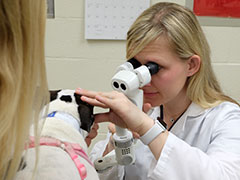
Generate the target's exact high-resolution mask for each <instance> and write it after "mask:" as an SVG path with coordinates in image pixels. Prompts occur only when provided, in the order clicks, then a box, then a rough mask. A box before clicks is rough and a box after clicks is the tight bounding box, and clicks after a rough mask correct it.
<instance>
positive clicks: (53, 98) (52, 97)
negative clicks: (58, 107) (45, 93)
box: [49, 90, 61, 101]
mask: <svg viewBox="0 0 240 180" xmlns="http://www.w3.org/2000/svg"><path fill="white" fill-rule="evenodd" d="M60 91H61V90H54V91H53V90H50V91H49V93H50V101H53V100H55V99H57V95H58V92H60Z"/></svg>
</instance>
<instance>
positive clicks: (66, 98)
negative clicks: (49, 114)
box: [60, 95, 72, 103]
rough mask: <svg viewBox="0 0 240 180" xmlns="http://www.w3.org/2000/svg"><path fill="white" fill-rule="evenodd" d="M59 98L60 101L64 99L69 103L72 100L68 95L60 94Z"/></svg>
mask: <svg viewBox="0 0 240 180" xmlns="http://www.w3.org/2000/svg"><path fill="white" fill-rule="evenodd" d="M60 99H61V100H62V101H65V102H69V103H71V102H72V97H71V96H69V95H66V96H61V97H60Z"/></svg>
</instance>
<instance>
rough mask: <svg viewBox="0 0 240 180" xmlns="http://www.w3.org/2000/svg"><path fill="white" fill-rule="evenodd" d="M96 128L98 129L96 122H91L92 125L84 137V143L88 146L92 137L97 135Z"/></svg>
mask: <svg viewBox="0 0 240 180" xmlns="http://www.w3.org/2000/svg"><path fill="white" fill-rule="evenodd" d="M98 129H99V125H98V123H93V126H92V128H91V130H90V132H89V134H88V136H87V137H86V138H85V141H86V144H87V146H88V147H89V146H90V144H91V142H92V139H94V138H95V137H96V136H97V134H98V132H97V131H98Z"/></svg>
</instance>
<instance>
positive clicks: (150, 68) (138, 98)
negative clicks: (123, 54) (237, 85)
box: [94, 58, 159, 173]
mask: <svg viewBox="0 0 240 180" xmlns="http://www.w3.org/2000/svg"><path fill="white" fill-rule="evenodd" d="M158 71H159V65H157V64H156V63H154V62H148V63H146V64H144V65H141V63H140V62H138V61H137V60H136V59H134V58H132V59H130V60H128V61H127V62H125V63H124V64H122V65H120V66H119V67H118V68H117V72H116V74H115V75H114V76H113V78H112V80H111V85H112V88H113V89H114V90H116V91H119V92H122V93H123V94H125V95H126V96H127V97H128V98H129V99H130V100H131V101H132V102H133V103H134V104H135V105H136V106H137V107H138V108H140V109H142V106H143V90H141V89H140V88H141V87H143V86H145V85H146V84H148V83H149V82H150V81H151V76H152V75H154V74H156V73H157V72H158ZM115 127H116V133H114V134H113V143H114V148H115V151H112V152H111V153H109V154H108V155H106V156H104V157H100V158H98V159H96V160H95V161H94V166H95V169H96V170H97V171H98V172H99V173H101V172H104V171H105V170H107V169H108V168H110V167H112V166H113V165H115V164H119V165H124V166H126V165H130V164H133V163H134V162H135V153H134V139H133V135H132V132H130V131H129V130H127V129H124V128H120V127H119V126H115ZM114 152H115V153H114Z"/></svg>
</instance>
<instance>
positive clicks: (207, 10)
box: [193, 0, 240, 18]
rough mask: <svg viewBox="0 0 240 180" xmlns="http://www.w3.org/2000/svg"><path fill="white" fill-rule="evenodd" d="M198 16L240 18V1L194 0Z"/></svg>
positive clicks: (194, 9) (194, 8)
mask: <svg viewBox="0 0 240 180" xmlns="http://www.w3.org/2000/svg"><path fill="white" fill-rule="evenodd" d="M193 11H194V13H195V14H196V15H197V16H213V17H232V18H240V0H194V2H193Z"/></svg>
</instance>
